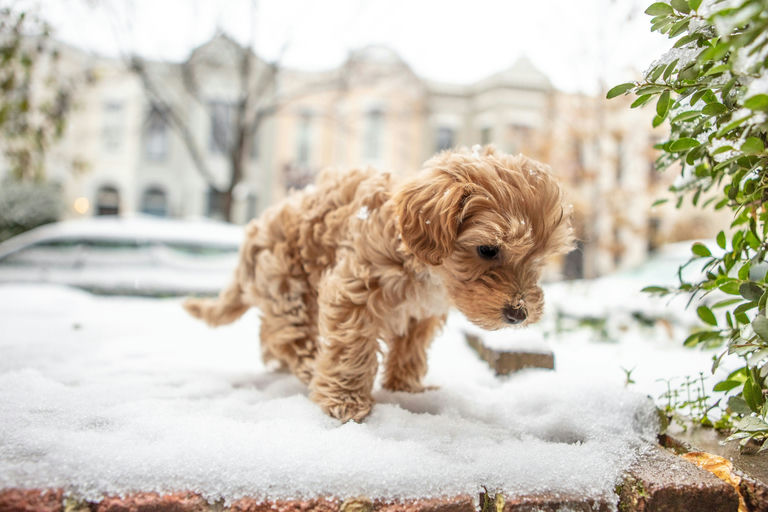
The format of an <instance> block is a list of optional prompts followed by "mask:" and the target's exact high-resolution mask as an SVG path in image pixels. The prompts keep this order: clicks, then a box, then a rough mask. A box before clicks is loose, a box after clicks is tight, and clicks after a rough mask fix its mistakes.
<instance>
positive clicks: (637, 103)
mask: <svg viewBox="0 0 768 512" xmlns="http://www.w3.org/2000/svg"><path fill="white" fill-rule="evenodd" d="M651 98H653V95H652V94H643V95H642V96H639V97H638V98H637V99H636V100H635V101H633V102H632V104H631V105H630V106H629V108H637V107H641V106H643V105H645V104H646V103H648V102H649V101H650V99H651Z"/></svg>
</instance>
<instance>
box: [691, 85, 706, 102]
mask: <svg viewBox="0 0 768 512" xmlns="http://www.w3.org/2000/svg"><path fill="white" fill-rule="evenodd" d="M705 92H707V89H702V90H700V91H696V92H695V93H693V96H691V106H693V105H695V104H696V103H698V102H699V100H700V99H701V98H702V97H703V96H704V93H705Z"/></svg>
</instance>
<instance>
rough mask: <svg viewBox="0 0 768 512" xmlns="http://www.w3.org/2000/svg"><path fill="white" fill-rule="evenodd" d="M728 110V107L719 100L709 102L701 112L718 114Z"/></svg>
mask: <svg viewBox="0 0 768 512" xmlns="http://www.w3.org/2000/svg"><path fill="white" fill-rule="evenodd" d="M727 111H728V108H727V107H726V106H725V105H723V104H722V103H718V102H715V103H709V104H707V105H705V106H704V108H703V109H701V113H702V114H704V115H705V116H717V115H720V114H722V113H724V112H727Z"/></svg>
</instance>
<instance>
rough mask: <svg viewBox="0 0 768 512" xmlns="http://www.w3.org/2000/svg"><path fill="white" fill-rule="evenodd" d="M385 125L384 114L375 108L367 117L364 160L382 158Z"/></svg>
mask: <svg viewBox="0 0 768 512" xmlns="http://www.w3.org/2000/svg"><path fill="white" fill-rule="evenodd" d="M383 124H384V112H383V111H382V110H381V109H379V108H375V109H372V110H370V111H368V113H367V114H366V115H365V138H364V140H363V142H364V146H363V158H364V159H365V160H369V161H370V160H378V159H379V158H381V136H382V128H383Z"/></svg>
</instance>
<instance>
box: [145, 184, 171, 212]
mask: <svg viewBox="0 0 768 512" xmlns="http://www.w3.org/2000/svg"><path fill="white" fill-rule="evenodd" d="M141 212H142V213H146V214H147V215H155V216H157V217H165V216H166V215H168V200H167V199H166V195H165V190H163V189H162V188H160V187H149V188H147V189H146V190H145V191H144V194H142V196H141Z"/></svg>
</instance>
